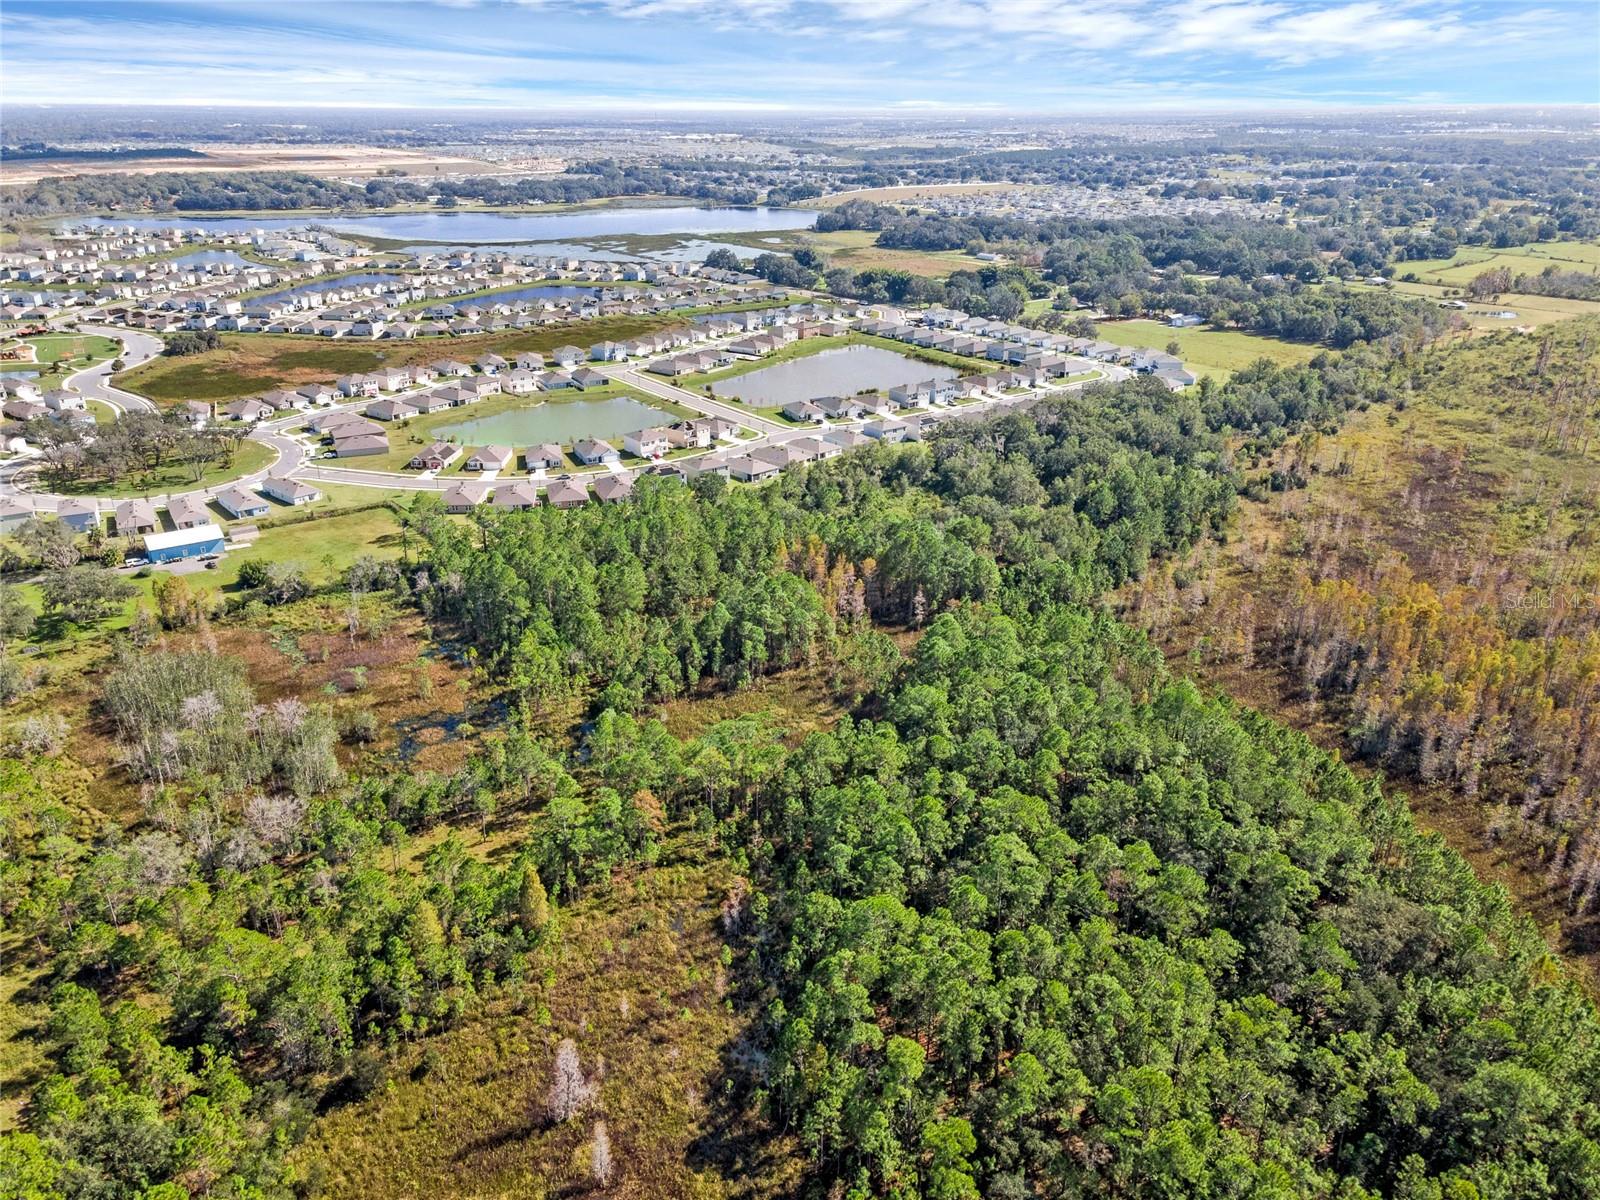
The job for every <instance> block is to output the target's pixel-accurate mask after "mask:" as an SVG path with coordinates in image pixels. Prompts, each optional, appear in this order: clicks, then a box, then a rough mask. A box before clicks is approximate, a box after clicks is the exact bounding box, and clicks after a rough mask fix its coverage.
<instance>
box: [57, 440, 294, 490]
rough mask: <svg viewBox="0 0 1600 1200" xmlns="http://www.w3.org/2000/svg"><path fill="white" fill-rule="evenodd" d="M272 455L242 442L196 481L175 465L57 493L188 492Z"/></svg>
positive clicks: (249, 468)
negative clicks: (229, 457)
mask: <svg viewBox="0 0 1600 1200" xmlns="http://www.w3.org/2000/svg"><path fill="white" fill-rule="evenodd" d="M274 454H275V451H274V450H273V449H272V448H271V447H270V446H266V445H263V444H262V443H261V442H251V441H244V442H240V443H239V449H238V450H237V451H236V452H235V453H234V456H233V461H232V462H231V463H229V464H228V465H227V466H225V467H220V466H212V467H209V468H207V470H206V472H205V473H204V474H203V475H201V476H200V478H199V479H196V478H195V477H194V474H193V473H192V472H191V471H190V470H189V468H188V467H186V466H181V465H175V466H168V467H163V468H161V469H160V470H158V471H141V472H138V473H136V474H131V475H126V476H124V477H123V478H122V479H119V480H118V481H117V482H116V483H110V482H107V481H106V480H103V479H95V480H88V481H84V482H81V483H68V484H62V485H61V486H60V487H59V488H57V489H56V490H58V491H60V492H61V493H63V494H65V495H69V496H159V495H161V494H162V493H164V492H191V491H194V490H196V489H197V488H208V487H215V486H216V485H217V484H219V483H226V482H227V481H228V480H230V479H237V478H239V476H241V475H249V474H250V473H251V472H253V471H259V470H261V468H262V467H265V466H266V465H267V464H268V463H270V462H271V461H272V459H273V455H274Z"/></svg>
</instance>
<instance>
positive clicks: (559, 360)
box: [550, 346, 583, 369]
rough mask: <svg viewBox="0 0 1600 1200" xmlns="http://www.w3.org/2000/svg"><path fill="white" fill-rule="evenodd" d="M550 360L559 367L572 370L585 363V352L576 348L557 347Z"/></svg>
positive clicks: (551, 352)
mask: <svg viewBox="0 0 1600 1200" xmlns="http://www.w3.org/2000/svg"><path fill="white" fill-rule="evenodd" d="M550 360H551V361H552V362H554V363H555V364H556V365H557V366H561V367H567V368H569V369H570V368H572V367H575V366H577V365H578V364H579V363H581V362H582V361H583V351H582V350H580V349H578V348H577V347H576V346H557V347H556V348H555V349H554V350H552V351H550Z"/></svg>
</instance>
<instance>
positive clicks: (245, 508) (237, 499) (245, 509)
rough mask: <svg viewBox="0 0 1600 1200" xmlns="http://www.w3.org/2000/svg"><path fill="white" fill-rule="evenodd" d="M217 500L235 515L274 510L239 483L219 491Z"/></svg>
mask: <svg viewBox="0 0 1600 1200" xmlns="http://www.w3.org/2000/svg"><path fill="white" fill-rule="evenodd" d="M216 501H217V503H218V504H220V505H222V507H223V508H225V509H227V510H228V512H229V514H230V515H232V516H235V517H260V516H264V515H266V514H267V513H268V512H270V511H271V510H272V505H270V504H268V503H267V502H266V501H265V500H263V499H262V498H261V497H260V496H258V495H256V494H255V493H254V492H250V491H246V490H245V489H244V488H242V487H240V486H238V485H237V484H235V485H234V486H233V487H230V488H224V489H223V490H222V491H220V492H218V493H217V495H216ZM167 511H168V512H171V511H172V510H171V508H170V507H169V508H168V510H167Z"/></svg>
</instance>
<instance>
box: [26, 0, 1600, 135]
mask: <svg viewBox="0 0 1600 1200" xmlns="http://www.w3.org/2000/svg"><path fill="white" fill-rule="evenodd" d="M0 45H3V55H4V72H3V75H0V80H3V82H0V99H3V100H4V102H6V103H10V104H22V103H50V104H72V103H129V104H206V105H242V106H269V105H270V106H315V105H329V106H338V105H344V106H352V107H373V108H383V107H396V108H469V109H470V108H510V109H519V108H526V109H540V108H549V109H568V110H570V109H588V110H613V111H618V112H640V111H651V112H659V113H661V114H663V115H667V114H693V113H697V112H704V113H719V112H726V113H737V112H748V113H762V112H772V113H783V112H792V111H808V110H833V111H851V110H859V111H871V112H887V113H893V112H899V113H906V114H915V113H939V112H977V113H982V112H1018V113H1052V112H1061V113H1072V112H1091V111H1100V112H1107V111H1137V110H1147V111H1152V112H1174V111H1179V112H1181V111H1185V110H1191V109H1192V110H1214V109H1219V108H1235V109H1237V108H1274V107H1281V108H1298V107H1305V106H1333V107H1383V106H1393V105H1463V104H1486V105H1507V104H1548V105H1556V104H1563V105H1564V104H1600V0H1536V2H1534V3H1526V4H1520V3H1482V2H1478V0H1384V2H1381V3H1380V2H1378V0H1123V2H1121V3H1109V2H1104V0H1079V2H1076V3H1073V2H1071V0H875V2H869V3H847V2H845V0H591V2H581V3H556V2H554V0H415V2H409V3H376V2H365V0H344V2H336V0H322V2H319V3H315V4H309V3H298V2H295V0H282V2H279V3H272V4H263V3H256V2H254V0H236V2H231V3H222V2H216V0H210V2H207V0H115V2H113V0H50V2H48V3H43V2H40V0H7V3H6V4H5V7H4V9H3V11H0Z"/></svg>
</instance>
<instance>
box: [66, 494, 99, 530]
mask: <svg viewBox="0 0 1600 1200" xmlns="http://www.w3.org/2000/svg"><path fill="white" fill-rule="evenodd" d="M56 520H58V521H60V522H61V523H62V524H63V525H67V526H69V527H70V528H72V529H74V530H76V531H77V532H78V533H85V532H87V531H88V530H90V529H95V528H97V527H98V526H99V524H100V509H99V508H98V507H97V506H96V505H95V502H94V501H93V500H63V501H62V502H61V504H60V505H59V506H58V507H57V508H56Z"/></svg>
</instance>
